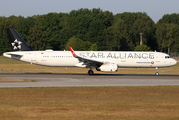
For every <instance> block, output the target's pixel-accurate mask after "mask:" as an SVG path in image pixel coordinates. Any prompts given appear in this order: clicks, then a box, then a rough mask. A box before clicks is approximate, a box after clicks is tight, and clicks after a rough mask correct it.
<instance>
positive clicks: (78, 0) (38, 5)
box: [0, 0, 179, 23]
mask: <svg viewBox="0 0 179 120" xmlns="http://www.w3.org/2000/svg"><path fill="white" fill-rule="evenodd" d="M178 5H179V0H0V16H5V17H9V16H11V15H15V16H19V15H21V16H24V17H28V16H33V15H43V14H48V13H51V12H56V13H60V12H62V13H69V12H70V11H72V10H78V9H81V8H88V9H93V8H100V9H101V10H103V11H110V12H112V13H113V14H114V15H115V14H117V13H123V12H146V13H147V15H148V16H150V18H151V19H152V20H153V21H154V22H155V23H156V22H157V21H158V20H159V19H161V18H162V17H163V15H164V14H172V13H177V14H178V13H179V6H178Z"/></svg>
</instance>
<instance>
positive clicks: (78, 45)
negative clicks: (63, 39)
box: [65, 36, 91, 51]
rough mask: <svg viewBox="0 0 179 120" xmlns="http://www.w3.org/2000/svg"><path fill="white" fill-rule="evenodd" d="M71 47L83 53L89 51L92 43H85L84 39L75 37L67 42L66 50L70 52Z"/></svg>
mask: <svg viewBox="0 0 179 120" xmlns="http://www.w3.org/2000/svg"><path fill="white" fill-rule="evenodd" d="M69 46H71V47H72V48H73V49H74V50H80V51H83V50H89V48H90V46H91V43H90V42H89V41H87V42H85V41H83V40H82V39H80V38H77V37H75V36H73V37H71V38H70V39H69V41H68V42H67V44H66V46H65V49H66V50H69Z"/></svg>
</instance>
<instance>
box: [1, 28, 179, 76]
mask: <svg viewBox="0 0 179 120" xmlns="http://www.w3.org/2000/svg"><path fill="white" fill-rule="evenodd" d="M6 29H7V34H8V38H9V43H10V46H11V52H5V53H3V55H4V56H5V57H8V58H12V59H15V60H19V61H24V62H28V63H31V64H37V65H44V66H54V67H83V68H89V71H88V74H89V75H93V74H94V72H93V69H96V70H97V71H102V72H116V71H117V70H118V68H126V67H130V68H155V70H156V72H155V75H159V72H158V68H160V67H170V66H174V65H176V64H177V61H176V60H175V59H173V58H171V57H170V56H169V55H168V54H166V53H162V52H156V51H149V52H144V51H141V52H138V51H74V50H73V49H72V47H70V46H69V48H70V51H53V50H45V51H34V50H32V49H31V48H30V47H29V46H28V45H27V43H26V42H25V41H24V39H23V38H22V37H21V36H20V35H19V34H18V32H17V31H16V30H15V29H14V28H6Z"/></svg>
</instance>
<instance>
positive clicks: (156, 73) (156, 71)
mask: <svg viewBox="0 0 179 120" xmlns="http://www.w3.org/2000/svg"><path fill="white" fill-rule="evenodd" d="M155 75H156V76H158V75H159V73H158V67H156V68H155Z"/></svg>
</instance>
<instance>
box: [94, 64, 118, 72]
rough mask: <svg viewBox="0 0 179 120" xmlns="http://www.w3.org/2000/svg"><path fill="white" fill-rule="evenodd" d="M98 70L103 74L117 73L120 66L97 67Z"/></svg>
mask: <svg viewBox="0 0 179 120" xmlns="http://www.w3.org/2000/svg"><path fill="white" fill-rule="evenodd" d="M96 70H97V71H102V72H116V71H117V70H118V65H117V64H115V63H107V64H103V65H101V66H100V67H96Z"/></svg>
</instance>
